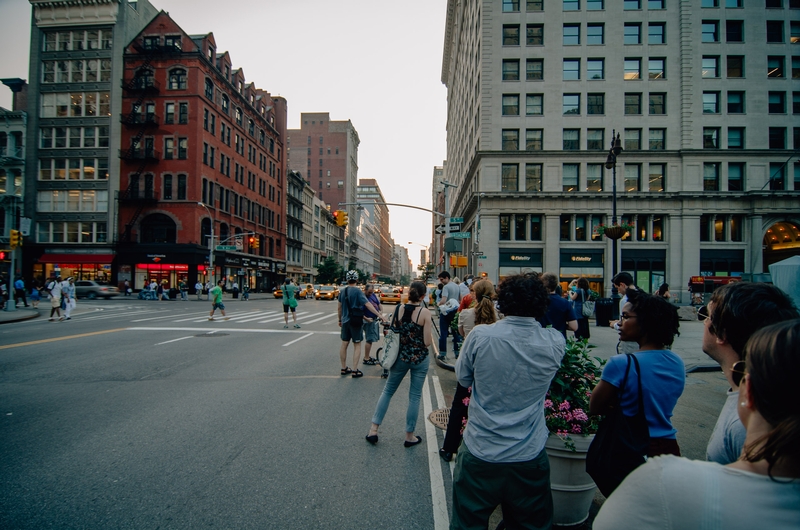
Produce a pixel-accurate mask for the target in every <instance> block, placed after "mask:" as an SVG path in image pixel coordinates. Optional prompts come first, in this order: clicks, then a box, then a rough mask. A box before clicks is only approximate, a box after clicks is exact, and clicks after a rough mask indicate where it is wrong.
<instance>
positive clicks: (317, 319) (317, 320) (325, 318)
mask: <svg viewBox="0 0 800 530" xmlns="http://www.w3.org/2000/svg"><path fill="white" fill-rule="evenodd" d="M335 316H338V313H333V314H331V315H324V316H321V317H319V318H315V319H314V320H309V321H308V322H305V324H313V323H314V322H319V321H321V320H327V319H329V318H333V317H335Z"/></svg>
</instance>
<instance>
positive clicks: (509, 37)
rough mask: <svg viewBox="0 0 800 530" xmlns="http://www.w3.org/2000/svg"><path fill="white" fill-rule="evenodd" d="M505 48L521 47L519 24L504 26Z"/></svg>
mask: <svg viewBox="0 0 800 530" xmlns="http://www.w3.org/2000/svg"><path fill="white" fill-rule="evenodd" d="M503 46H519V24H504V25H503Z"/></svg>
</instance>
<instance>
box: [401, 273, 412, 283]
mask: <svg viewBox="0 0 800 530" xmlns="http://www.w3.org/2000/svg"><path fill="white" fill-rule="evenodd" d="M410 283H411V278H409V277H408V275H407V274H403V275H402V276H400V285H409V284H410Z"/></svg>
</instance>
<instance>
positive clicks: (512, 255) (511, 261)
mask: <svg viewBox="0 0 800 530" xmlns="http://www.w3.org/2000/svg"><path fill="white" fill-rule="evenodd" d="M500 266H501V267H541V266H542V249H539V248H508V249H505V248H501V249H500Z"/></svg>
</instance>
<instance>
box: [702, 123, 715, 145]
mask: <svg viewBox="0 0 800 530" xmlns="http://www.w3.org/2000/svg"><path fill="white" fill-rule="evenodd" d="M703 149H719V127H703Z"/></svg>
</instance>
